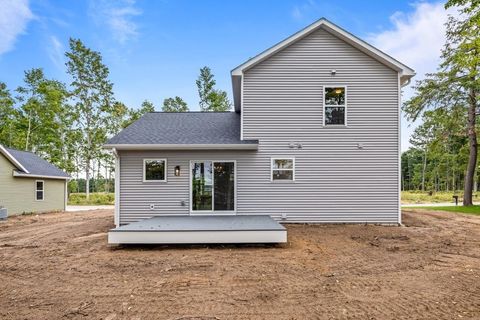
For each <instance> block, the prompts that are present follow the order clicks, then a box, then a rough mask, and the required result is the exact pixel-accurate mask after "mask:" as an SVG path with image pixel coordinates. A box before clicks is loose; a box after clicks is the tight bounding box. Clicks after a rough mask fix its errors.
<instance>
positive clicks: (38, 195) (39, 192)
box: [35, 180, 45, 201]
mask: <svg viewBox="0 0 480 320" xmlns="http://www.w3.org/2000/svg"><path fill="white" fill-rule="evenodd" d="M44 185H45V184H44V182H43V180H37V181H35V200H38V201H42V200H43V199H44V193H45V191H44Z"/></svg>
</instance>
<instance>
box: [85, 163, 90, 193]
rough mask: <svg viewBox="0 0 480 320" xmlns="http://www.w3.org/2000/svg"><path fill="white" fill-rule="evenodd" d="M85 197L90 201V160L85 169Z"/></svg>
mask: <svg viewBox="0 0 480 320" xmlns="http://www.w3.org/2000/svg"><path fill="white" fill-rule="evenodd" d="M85 178H86V179H85V195H86V198H87V200H89V199H90V160H87V166H86V168H85Z"/></svg>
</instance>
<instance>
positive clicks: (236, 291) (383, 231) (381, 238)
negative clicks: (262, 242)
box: [0, 210, 480, 320]
mask: <svg viewBox="0 0 480 320" xmlns="http://www.w3.org/2000/svg"><path fill="white" fill-rule="evenodd" d="M112 216H113V214H112V212H111V211H109V210H103V211H102V210H99V211H90V212H70V213H54V214H45V215H40V216H23V217H16V218H10V219H9V220H8V221H7V222H1V223H0V286H1V287H0V318H1V319H109V320H113V319H480V217H475V216H464V215H459V214H453V213H435V212H428V213H418V212H412V211H407V212H405V213H404V222H405V225H406V226H405V227H385V226H371V225H368V226H366V225H289V226H288V237H289V243H288V244H287V245H284V246H193V247H192V246H189V247H186V246H181V247H178V246H177V247H171V246H170V247H167V246H135V247H132V246H130V247H117V248H112V247H109V246H108V245H107V235H106V232H107V230H108V229H109V228H110V227H112Z"/></svg>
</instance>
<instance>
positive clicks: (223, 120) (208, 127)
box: [107, 112, 258, 145]
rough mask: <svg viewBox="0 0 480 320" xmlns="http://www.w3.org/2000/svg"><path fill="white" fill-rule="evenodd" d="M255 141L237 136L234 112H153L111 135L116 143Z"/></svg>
mask: <svg viewBox="0 0 480 320" xmlns="http://www.w3.org/2000/svg"><path fill="white" fill-rule="evenodd" d="M252 143H253V144H254V143H258V141H257V140H240V115H239V114H237V113H235V112H172V113H167V112H152V113H147V114H145V115H144V116H143V117H141V118H140V119H139V120H137V121H136V122H134V123H133V124H131V125H130V126H128V127H127V128H125V129H124V130H122V131H121V132H120V133H119V134H117V135H116V136H114V137H113V138H111V139H110V140H109V141H108V142H107V145H118V144H168V145H176V144H252Z"/></svg>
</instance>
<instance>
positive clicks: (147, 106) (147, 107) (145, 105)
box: [122, 100, 155, 128]
mask: <svg viewBox="0 0 480 320" xmlns="http://www.w3.org/2000/svg"><path fill="white" fill-rule="evenodd" d="M149 112H155V106H154V105H153V103H151V102H150V101H148V100H144V101H143V102H142V105H141V106H140V108H138V109H129V110H128V114H127V117H126V119H125V120H124V121H123V124H122V127H123V128H126V127H128V126H129V125H131V124H132V123H133V122H135V121H137V120H138V119H140V118H141V117H142V116H143V115H144V114H145V113H149Z"/></svg>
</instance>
